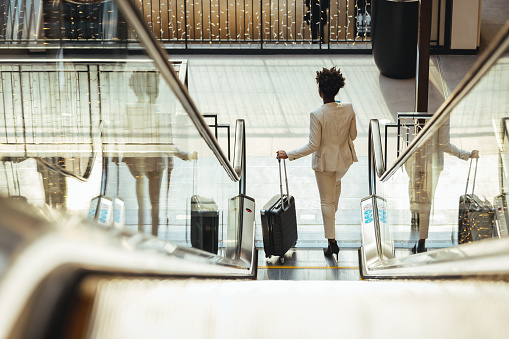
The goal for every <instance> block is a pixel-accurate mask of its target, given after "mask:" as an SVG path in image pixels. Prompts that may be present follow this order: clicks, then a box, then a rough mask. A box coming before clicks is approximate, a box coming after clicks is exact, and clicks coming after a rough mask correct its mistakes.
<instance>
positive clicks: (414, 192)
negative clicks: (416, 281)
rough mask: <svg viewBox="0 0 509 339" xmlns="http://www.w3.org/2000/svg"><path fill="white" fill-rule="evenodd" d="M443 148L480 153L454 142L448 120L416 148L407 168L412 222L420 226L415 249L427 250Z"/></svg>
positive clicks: (465, 155)
mask: <svg viewBox="0 0 509 339" xmlns="http://www.w3.org/2000/svg"><path fill="white" fill-rule="evenodd" d="M444 152H445V153H448V154H450V155H453V156H455V157H458V158H460V159H462V160H468V159H469V158H478V157H479V151H477V150H473V151H472V152H469V151H465V150H462V149H460V148H458V147H456V146H455V145H453V144H451V141H450V125H449V121H448V120H447V121H446V122H445V123H444V125H443V126H442V127H440V128H439V130H438V133H436V134H435V135H434V136H432V137H431V140H429V141H428V142H427V143H426V144H425V145H424V146H422V147H421V148H420V149H419V150H417V151H416V152H415V153H414V154H413V155H412V157H411V158H410V159H409V160H408V161H407V162H406V164H405V169H406V171H407V174H408V176H409V179H410V182H409V185H408V191H409V196H410V211H411V213H412V224H415V225H417V226H418V227H419V241H418V242H417V243H416V244H415V246H414V247H413V249H412V252H413V253H420V252H425V251H426V239H427V238H428V230H429V223H430V214H431V203H432V201H433V197H434V195H435V190H436V188H437V184H438V178H439V176H440V172H442V170H443V169H444Z"/></svg>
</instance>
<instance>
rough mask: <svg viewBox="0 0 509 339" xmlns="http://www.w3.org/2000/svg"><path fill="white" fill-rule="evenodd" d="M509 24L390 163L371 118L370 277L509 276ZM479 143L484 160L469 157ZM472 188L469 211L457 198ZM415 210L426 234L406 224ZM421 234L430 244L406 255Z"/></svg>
mask: <svg viewBox="0 0 509 339" xmlns="http://www.w3.org/2000/svg"><path fill="white" fill-rule="evenodd" d="M508 27H509V26H508V25H506V27H505V29H504V30H502V31H501V32H500V33H499V35H498V37H497V41H495V42H494V43H493V44H492V45H491V47H490V49H489V50H487V51H486V53H484V54H483V55H481V56H480V57H479V59H478V60H477V63H476V64H475V65H474V66H473V67H472V69H471V70H470V72H469V73H468V74H467V75H466V76H465V78H464V79H463V81H462V82H461V83H460V84H459V85H458V87H457V88H456V90H455V91H454V92H453V93H452V94H451V96H450V97H449V98H448V100H447V101H446V102H445V103H444V104H443V105H442V106H441V107H440V108H439V109H438V111H437V112H436V113H435V114H434V115H433V117H432V118H431V119H430V120H429V122H427V123H426V125H425V126H424V128H423V129H422V131H420V132H419V134H417V135H416V137H415V138H414V140H413V141H412V142H411V143H410V144H409V145H408V147H407V148H406V149H405V150H404V151H403V152H401V154H400V155H399V157H398V158H397V159H396V161H395V162H394V164H393V165H391V166H390V167H389V168H388V169H386V168H385V166H384V164H385V163H384V159H383V153H382V142H381V137H380V127H379V122H378V120H376V119H373V120H371V121H370V126H369V130H370V146H369V156H368V157H369V163H370V165H369V184H370V187H369V188H370V196H369V197H368V198H366V199H365V200H363V202H362V204H361V209H362V211H363V212H362V213H363V216H364V217H363V224H362V241H363V243H362V250H361V253H360V263H361V265H362V274H363V276H364V277H365V278H458V277H483V278H485V277H497V278H500V277H505V276H506V275H507V272H508V269H509V266H507V265H508V264H507V263H509V260H508V255H509V239H508V238H507V236H505V234H506V230H507V213H508V211H507V203H506V202H505V197H506V195H505V192H506V191H507V187H506V182H507V180H506V176H507V175H506V172H507V165H506V164H505V161H504V159H505V158H506V157H507V152H508V151H507V138H508V135H507V128H506V121H507V116H508V114H509V111H508V108H507V103H506V98H507V91H508V88H509V87H508V86H507V82H506V80H505V74H506V72H507V63H508V60H509V59H508V55H507V46H508V44H509V40H508ZM502 79H504V80H502ZM473 150H475V151H478V152H479V158H478V159H474V158H469V157H470V155H471V154H473ZM467 195H468V196H470V197H472V196H474V195H475V203H474V204H473V205H472V206H470V208H471V209H470V210H468V211H465V212H463V208H464V206H463V203H460V196H461V197H465V196H467ZM462 199H464V198H462ZM462 201H463V200H462ZM462 213H463V214H462ZM414 215H417V218H418V219H420V221H419V222H420V225H417V226H418V227H420V228H423V227H424V228H425V230H424V234H425V235H424V236H423V235H422V234H423V230H421V229H416V230H414V229H413V227H412V228H410V227H408V226H407V225H408V224H410V220H411V219H413V218H414ZM412 231H413V232H412ZM412 233H413V234H412ZM419 233H420V234H419ZM426 233H428V234H426ZM409 238H410V239H411V242H410V246H405V244H404V240H407V242H408V239H409ZM422 238H427V240H426V243H428V244H429V245H428V249H427V252H423V253H418V254H416V255H409V251H408V249H405V247H406V248H408V247H410V248H411V246H412V245H414V244H416V243H417V240H419V239H422Z"/></svg>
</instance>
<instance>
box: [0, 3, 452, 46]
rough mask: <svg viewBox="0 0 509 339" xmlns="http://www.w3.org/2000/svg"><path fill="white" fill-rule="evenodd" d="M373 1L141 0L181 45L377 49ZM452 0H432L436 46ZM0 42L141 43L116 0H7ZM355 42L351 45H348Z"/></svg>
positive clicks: (162, 33) (0, 8) (169, 38)
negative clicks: (373, 36)
mask: <svg viewBox="0 0 509 339" xmlns="http://www.w3.org/2000/svg"><path fill="white" fill-rule="evenodd" d="M371 1H372V0H340V1H336V2H333V1H330V0H322V1H320V0H172V1H169V0H160V1H148V0H135V4H136V7H137V8H138V10H139V12H140V13H141V16H142V17H143V18H144V20H145V21H146V23H147V24H148V26H149V29H150V31H151V32H152V34H153V36H154V37H155V38H156V39H158V40H160V41H161V42H162V43H163V44H164V47H165V48H175V49H220V48H240V49H252V50H257V49H278V50H280V49H282V50H284V49H344V48H352V45H356V46H355V47H353V48H354V49H359V48H360V49H362V48H368V49H369V48H370V45H369V43H370V42H371ZM450 2H452V0H433V23H434V24H433V25H434V26H433V29H432V37H431V45H432V47H434V48H443V47H445V46H446V40H447V38H446V32H447V29H446V27H447V25H448V24H447V23H448V22H450V17H451V13H450V11H448V10H447V8H450V6H449V4H450ZM0 13H1V14H2V15H0V48H6V47H9V48H14V47H16V48H24V47H29V48H31V49H33V48H45V49H47V48H51V47H52V46H55V47H56V46H61V45H62V44H64V45H66V47H67V46H68V47H72V46H75V44H76V43H78V42H79V45H80V46H83V45H86V44H85V43H88V44H91V46H92V47H95V48H98V47H100V48H109V47H115V46H116V45H117V43H123V44H125V43H129V44H132V45H134V43H135V42H136V40H137V39H136V36H137V35H136V32H135V31H134V30H133V28H132V27H130V26H129V25H128V24H127V23H126V20H125V19H124V18H123V16H122V14H121V13H120V12H119V11H118V9H117V8H116V6H115V4H114V2H113V1H110V0H87V1H85V0H73V1H71V0H58V1H49V0H11V1H3V2H1V3H0ZM347 45H348V47H347Z"/></svg>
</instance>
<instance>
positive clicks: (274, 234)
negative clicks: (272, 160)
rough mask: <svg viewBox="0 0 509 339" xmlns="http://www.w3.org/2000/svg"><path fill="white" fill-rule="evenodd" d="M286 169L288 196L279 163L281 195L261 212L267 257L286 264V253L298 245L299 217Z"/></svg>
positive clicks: (274, 198)
mask: <svg viewBox="0 0 509 339" xmlns="http://www.w3.org/2000/svg"><path fill="white" fill-rule="evenodd" d="M283 164H284V160H283ZM284 167H285V180H286V193H287V194H286V195H283V183H282V180H281V162H280V163H279V180H280V194H279V195H276V196H274V197H273V198H272V199H270V200H269V201H268V202H267V203H266V204H265V206H263V209H262V210H261V220H262V234H263V248H264V250H265V257H267V258H270V257H271V256H272V255H277V256H279V257H280V258H279V260H280V262H281V263H283V262H284V258H283V256H284V255H285V253H286V252H287V251H288V250H289V249H290V248H291V247H293V246H295V244H296V243H297V238H298V235H297V217H296V213H295V199H294V198H293V197H292V196H290V195H289V194H288V179H287V175H286V164H285V165H284Z"/></svg>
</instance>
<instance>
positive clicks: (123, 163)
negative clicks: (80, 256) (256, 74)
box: [0, 2, 238, 253]
mask: <svg viewBox="0 0 509 339" xmlns="http://www.w3.org/2000/svg"><path fill="white" fill-rule="evenodd" d="M34 4H35V3H34ZM45 4H46V3H45ZM69 4H70V3H67V2H64V5H69ZM99 4H101V5H103V6H110V7H111V9H112V11H113V12H114V13H120V12H119V11H117V10H116V9H115V8H114V3H113V2H98V5H99ZM47 5H49V4H47ZM112 6H113V7H112ZM103 12H104V11H103ZM121 20H122V19H121V15H110V16H108V18H107V19H106V18H105V17H103V18H102V23H103V26H102V28H101V29H102V31H101V32H102V33H101V34H105V30H106V27H120V26H122V25H123V22H121ZM50 24H51V22H50ZM19 25H21V23H19ZM82 29H84V30H85V31H87V30H91V32H92V31H95V32H97V30H96V29H97V27H95V26H94V22H87V23H86V25H84V26H83V27H81V28H79V30H82ZM87 32H88V31H87ZM77 34H81V33H77ZM87 34H88V33H87ZM91 34H92V33H91ZM130 34H131V35H132V36H136V34H135V33H133V32H130ZM89 38H90V39H94V35H93V34H92V35H90V37H89ZM171 64H172V66H173V71H174V72H175V73H176V77H178V78H179V79H180V80H179V81H181V82H182V83H183V82H184V79H185V77H186V72H187V67H186V66H187V65H186V62H185V60H174V61H172V62H171ZM0 76H1V78H0V93H1V94H0V107H1V108H2V110H1V113H0V131H1V133H0V159H1V161H0V193H1V194H2V195H4V196H9V197H10V198H11V199H13V200H17V201H18V202H19V204H28V205H31V206H35V207H37V208H38V209H39V210H40V211H41V212H43V213H44V215H46V216H47V217H48V218H52V217H56V216H57V215H58V213H54V212H55V211H58V212H63V213H70V214H74V215H77V216H78V217H80V218H86V219H89V220H90V222H92V223H96V224H97V223H98V224H100V225H103V226H104V227H108V228H112V229H118V230H121V231H132V232H140V233H145V234H152V235H154V236H157V237H159V238H160V239H163V240H171V241H173V242H174V243H177V244H181V245H184V246H193V247H196V248H200V249H204V250H207V251H209V252H212V253H218V252H219V253H222V246H223V239H226V236H227V235H226V228H227V224H228V214H229V213H228V201H229V199H230V198H232V197H234V196H236V195H238V182H236V181H234V180H232V176H231V174H229V173H228V172H227V170H225V168H224V164H221V162H220V161H219V159H218V158H217V151H216V152H213V151H212V148H211V147H213V146H212V145H210V143H207V142H206V141H205V139H204V138H203V137H202V135H203V131H200V129H199V128H197V127H196V126H195V123H196V121H197V120H196V119H194V120H193V119H191V117H190V115H189V114H193V112H188V111H186V110H185V109H184V108H183V107H184V105H183V104H182V102H181V99H182V97H178V96H177V95H176V94H175V93H174V91H173V90H172V89H171V88H170V87H169V85H168V82H167V81H166V80H167V79H165V78H164V77H163V76H162V73H161V72H160V70H159V69H158V68H157V67H156V66H155V65H154V63H153V62H152V61H151V60H150V58H148V57H147V56H145V55H139V54H136V55H135V56H132V55H129V53H128V51H127V47H126V46H125V45H122V44H121V43H117V45H116V51H115V52H114V53H113V52H112V53H110V54H107V55H105V54H100V55H98V54H93V53H83V51H80V49H79V48H78V49H77V50H76V53H74V54H73V55H69V54H68V53H67V52H65V53H64V52H63V50H58V49H57V50H54V49H48V50H43V51H40V53H38V54H35V55H30V54H28V53H27V54H26V56H22V57H19V56H18V57H16V59H14V58H11V59H6V58H5V57H4V60H3V61H2V62H1V64H0ZM191 96H192V93H191ZM179 98H180V99H179ZM198 121H200V120H199V119H198ZM204 126H206V125H204ZM207 128H208V127H207ZM230 222H233V223H235V222H236V220H231V221H230ZM216 228H217V230H218V231H217V233H218V236H216V235H214V234H215V233H216V232H214V229H216Z"/></svg>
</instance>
